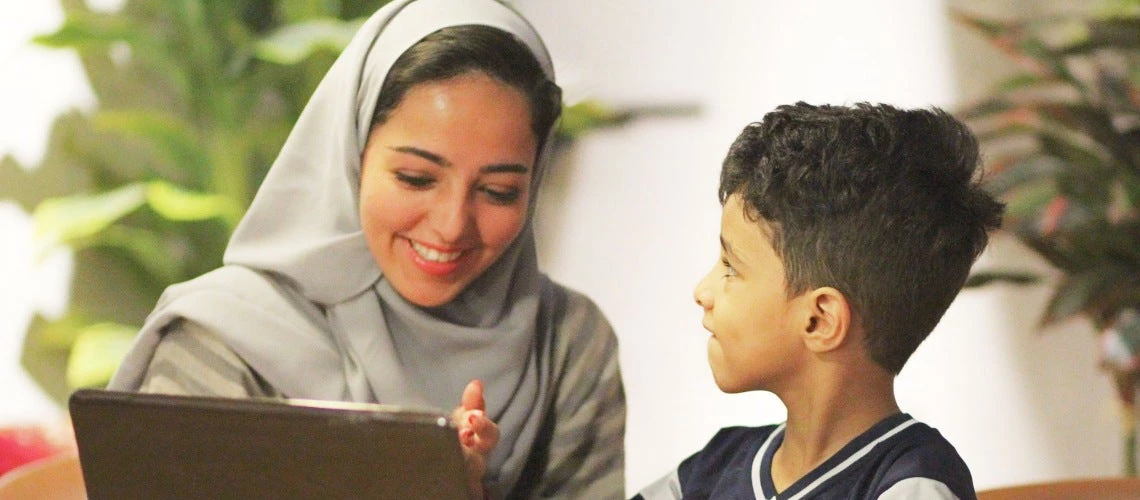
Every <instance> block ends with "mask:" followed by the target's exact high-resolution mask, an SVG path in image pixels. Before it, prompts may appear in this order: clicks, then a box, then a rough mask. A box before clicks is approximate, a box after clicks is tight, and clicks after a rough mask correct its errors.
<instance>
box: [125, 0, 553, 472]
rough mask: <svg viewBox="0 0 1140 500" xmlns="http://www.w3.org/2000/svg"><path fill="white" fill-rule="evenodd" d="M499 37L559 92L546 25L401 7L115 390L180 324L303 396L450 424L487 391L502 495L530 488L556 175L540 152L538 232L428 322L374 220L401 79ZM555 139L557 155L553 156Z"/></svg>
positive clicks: (350, 56)
mask: <svg viewBox="0 0 1140 500" xmlns="http://www.w3.org/2000/svg"><path fill="white" fill-rule="evenodd" d="M460 25H486V26H491V27H495V28H499V29H502V30H504V31H506V32H508V33H510V34H512V35H514V36H515V37H516V38H517V39H519V40H520V41H521V42H522V43H523V44H524V45H526V46H527V47H528V48H529V49H530V51H531V52H532V53H533V54H534V56H535V58H536V59H537V60H538V62H539V64H540V66H541V67H542V68H543V70H544V71H545V72H546V74H547V77H548V78H549V79H550V80H551V81H553V80H554V75H553V67H552V64H551V61H550V57H549V54H548V53H547V51H546V49H545V47H544V46H543V44H542V42H541V39H540V38H539V37H538V34H537V33H536V32H535V31H534V29H533V27H531V26H530V24H529V23H528V22H527V21H526V20H525V19H523V18H522V17H520V16H519V15H518V14H517V13H516V12H515V11H513V10H512V9H510V8H509V7H507V6H505V5H503V4H501V3H499V2H496V1H494V0H396V1H393V2H391V3H389V4H388V5H386V6H385V7H383V8H381V9H380V10H379V11H377V12H376V13H375V14H374V15H373V16H372V17H371V18H369V19H368V21H366V22H365V23H364V25H363V26H362V27H361V28H360V30H359V31H358V32H357V34H356V35H355V37H354V38H353V39H352V41H351V42H350V43H349V44H348V46H347V47H346V48H345V50H344V51H343V52H342V53H341V55H340V56H339V57H338V58H337V60H336V62H335V63H334V64H333V65H332V67H331V69H330V70H329V72H328V74H327V75H326V76H325V77H324V79H323V80H322V81H321V83H320V84H319V85H318V87H317V89H316V90H315V91H314V93H313V96H312V97H311V99H310V100H309V103H308V104H307V105H306V107H305V109H304V111H303V112H302V113H301V116H300V117H299V118H298V120H297V123H296V125H295V126H294V128H293V131H292V132H291V133H290V135H289V137H288V139H287V140H286V142H285V144H284V146H283V147H282V150H281V153H280V154H279V156H278V157H277V160H276V161H275V162H274V164H273V166H272V168H271V169H270V170H269V173H268V175H267V176H266V178H265V181H264V182H263V183H262V185H261V187H260V189H259V190H258V193H257V195H256V196H255V198H254V201H253V203H252V204H251V206H250V209H249V211H248V212H247V213H246V215H245V217H244V218H243V219H242V222H241V223H240V224H239V225H238V228H237V229H236V230H235V232H234V235H233V237H232V239H231V240H230V243H229V246H228V247H227V249H226V253H225V256H224V263H225V265H224V266H223V267H222V268H220V269H218V270H215V271H212V272H210V273H207V274H205V275H203V276H201V277H199V278H196V279H194V280H191V281H188V282H185V283H182V284H178V285H175V286H172V287H170V288H168V289H167V291H166V292H164V294H163V296H162V298H161V299H160V300H159V303H158V305H157V306H156V308H155V310H154V312H152V313H151V315H150V316H149V317H148V318H147V321H146V323H145V325H144V326H143V329H142V331H141V333H140V335H139V338H138V339H137V341H136V344H135V347H134V348H133V349H132V351H131V352H130V354H129V355H128V356H127V358H126V360H125V361H124V362H123V364H122V366H121V367H120V369H119V371H118V372H117V373H116V375H115V377H114V379H113V380H112V382H111V384H110V385H109V388H111V389H118V390H137V389H138V388H139V386H140V385H141V383H142V381H143V380H142V379H143V376H144V375H145V373H146V370H147V367H148V366H149V363H150V359H151V358H152V356H153V353H154V349H155V347H156V346H157V345H158V342H159V340H160V339H161V335H162V332H163V330H164V329H165V328H166V326H167V325H169V324H170V323H171V322H173V321H176V320H178V319H179V318H187V319H190V320H192V321H195V322H197V323H199V324H201V325H202V326H204V327H205V328H207V329H209V330H210V331H212V332H214V333H216V334H217V335H218V336H219V337H220V338H221V339H222V340H223V341H225V342H226V344H227V345H228V346H229V347H230V348H231V349H233V350H234V352H235V353H237V354H238V355H239V356H240V357H241V358H242V359H243V360H244V361H245V362H246V363H248V364H249V365H250V367H252V368H253V369H254V370H255V371H256V372H257V373H258V374H260V375H261V376H262V377H263V378H264V379H265V380H266V381H267V382H269V383H270V384H271V385H272V386H273V387H275V388H276V389H277V390H279V391H280V392H281V393H283V394H285V395H286V396H288V397H294V398H310V399H331V400H348V401H360V402H381V403H388V404H403V405H414V406H425V405H426V406H431V407H435V408H439V409H444V410H449V409H451V408H453V407H455V406H456V405H458V403H459V399H460V395H461V393H462V390H463V387H464V386H465V385H466V384H467V382H469V381H470V380H472V379H480V380H482V381H483V382H484V387H485V396H486V402H487V413H488V415H489V416H490V417H491V418H492V419H494V420H495V421H496V423H498V425H499V427H500V430H501V435H502V438H501V440H500V442H499V445H498V446H497V447H496V449H495V451H494V452H493V453H492V455H491V456H490V458H489V461H488V474H487V477H488V478H489V479H490V480H491V481H492V482H493V483H494V489H495V490H498V491H500V492H503V491H509V490H510V489H511V488H512V487H513V485H514V484H515V483H516V482H517V481H518V476H519V474H520V473H521V471H522V468H523V466H524V465H525V463H526V459H527V456H528V454H529V452H530V449H531V448H532V445H533V444H534V440H535V436H536V435H537V433H538V427H539V425H540V424H541V422H542V421H543V420H544V412H545V411H546V409H547V408H548V407H549V406H550V405H549V402H550V397H551V396H550V393H551V392H552V391H551V390H550V389H549V386H550V384H551V380H550V374H549V372H550V370H549V360H548V359H547V356H548V353H546V352H545V350H543V349H538V348H537V346H540V345H546V344H548V343H549V338H550V336H551V335H553V332H551V331H549V329H550V325H549V322H547V323H546V324H540V321H539V312H540V308H541V304H540V302H541V301H540V298H541V297H542V295H543V289H544V287H546V286H549V281H548V280H546V279H545V277H544V276H542V275H541V274H540V273H539V271H538V265H537V258H536V255H535V244H534V236H533V231H532V229H531V222H530V221H531V219H532V215H533V211H534V201H535V199H536V198H537V192H538V184H539V183H540V181H541V178H542V173H543V170H544V167H545V163H546V161H545V160H546V157H547V155H546V152H545V151H544V152H541V153H540V154H539V158H538V161H537V162H536V167H535V169H534V174H533V176H532V180H531V193H533V194H532V196H531V202H530V206H529V207H528V217H527V222H526V224H525V225H524V227H523V228H522V230H521V231H520V233H519V236H518V237H517V238H516V239H515V241H514V242H512V244H511V245H510V246H509V247H508V249H507V250H506V251H505V253H504V254H503V255H502V256H501V257H500V258H499V260H498V261H496V262H495V263H494V264H493V265H492V266H491V267H490V268H488V269H487V271H485V272H484V273H483V275H481V276H480V277H479V278H478V279H476V280H475V281H474V282H472V284H471V285H469V286H468V287H467V288H466V289H465V290H464V291H463V292H462V293H460V294H459V295H458V296H457V297H456V298H455V299H454V300H452V301H451V302H450V303H448V304H445V305H443V306H440V307H437V308H431V309H426V308H421V307H417V306H415V305H413V304H411V303H409V302H407V301H406V300H405V299H404V298H403V297H401V296H400V295H399V294H398V293H397V292H396V291H395V290H394V289H393V288H392V287H391V284H390V283H389V282H388V281H387V280H386V279H384V277H383V276H382V275H381V272H380V269H379V267H378V266H377V265H376V262H375V260H374V259H373V256H372V255H371V253H370V252H369V250H368V248H367V245H366V243H365V238H364V235H363V234H362V231H361V226H360V218H359V206H358V205H359V199H360V172H361V157H362V153H363V150H364V146H365V143H366V141H367V139H368V135H369V127H370V125H371V121H372V114H373V111H374V108H375V105H376V102H377V98H378V96H379V92H380V87H381V85H382V84H383V82H384V78H385V76H386V75H387V74H388V71H389V70H390V69H391V67H392V64H394V63H395V61H396V59H397V58H398V57H399V56H400V55H401V54H403V53H404V51H406V50H407V49H408V48H409V47H411V46H412V45H413V44H415V43H416V42H418V41H419V40H421V39H422V38H423V37H425V36H427V35H429V34H431V33H433V32H435V31H437V30H439V29H441V28H444V27H449V26H460ZM550 143H551V141H549V140H546V141H544V142H543V144H545V145H546V147H549V145H550Z"/></svg>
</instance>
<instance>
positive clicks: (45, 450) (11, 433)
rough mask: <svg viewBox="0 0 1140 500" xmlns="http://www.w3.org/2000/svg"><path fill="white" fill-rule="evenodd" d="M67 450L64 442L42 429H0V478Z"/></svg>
mask: <svg viewBox="0 0 1140 500" xmlns="http://www.w3.org/2000/svg"><path fill="white" fill-rule="evenodd" d="M69 449H70V447H69V446H68V445H67V444H66V443H65V442H62V441H61V440H60V439H58V438H57V437H55V436H53V435H51V434H50V433H49V431H47V430H46V429H44V428H42V427H31V426H29V427H7V428H0V476H3V475H4V474H5V473H7V472H8V471H10V470H12V469H15V468H16V467H19V466H21V465H24V464H27V463H30V462H34V461H36V460H40V459H42V458H47V457H50V456H52V455H55V454H57V453H60V452H63V451H66V450H69Z"/></svg>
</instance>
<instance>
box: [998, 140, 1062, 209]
mask: <svg viewBox="0 0 1140 500" xmlns="http://www.w3.org/2000/svg"><path fill="white" fill-rule="evenodd" d="M1064 170H1065V164H1064V163H1063V162H1062V161H1061V160H1059V159H1057V158H1054V157H1052V156H1048V155H1043V154H1029V155H1025V156H1023V157H1019V158H1016V159H1014V160H1013V162H1012V163H1011V164H1010V165H1008V166H1005V167H1004V168H1002V169H1001V170H999V171H996V172H994V173H993V174H990V175H989V177H987V178H986V179H985V181H984V185H985V187H986V190H987V191H989V192H991V193H993V194H996V195H999V196H1001V195H1005V194H1006V193H1009V192H1010V191H1012V190H1014V189H1017V188H1020V187H1022V186H1023V185H1025V184H1028V183H1040V182H1041V180H1042V179H1048V178H1050V177H1053V176H1055V175H1057V174H1059V173H1061V172H1063V171H1064ZM1048 184H1050V185H1053V184H1052V183H1048ZM1054 186H1055V185H1054ZM1055 193H1056V188H1055V187H1054V188H1053V189H1052V190H1051V191H1050V195H1049V197H1052V195H1053V194H1055ZM1042 196H1044V195H1042ZM1037 206H1039V205H1037V204H1034V205H1032V207H1037ZM1006 211H1007V212H1016V211H1017V210H1014V209H1010V208H1007V209H1006Z"/></svg>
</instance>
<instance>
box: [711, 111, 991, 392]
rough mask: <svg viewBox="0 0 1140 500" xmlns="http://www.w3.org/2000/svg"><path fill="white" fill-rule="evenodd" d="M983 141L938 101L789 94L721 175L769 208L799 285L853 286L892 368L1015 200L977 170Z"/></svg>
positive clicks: (942, 306) (791, 280)
mask: <svg viewBox="0 0 1140 500" xmlns="http://www.w3.org/2000/svg"><path fill="white" fill-rule="evenodd" d="M977 166H978V144H977V140H976V139H975V138H974V135H973V134H972V133H970V131H969V129H967V128H966V126H965V125H963V124H962V123H960V122H959V121H958V120H956V119H954V118H953V117H952V116H950V115H949V114H948V113H946V112H945V111H942V110H940V109H938V108H932V109H930V110H903V109H898V108H895V107H892V106H888V105H882V104H880V105H872V104H868V103H859V104H856V105H855V106H853V107H845V106H826V105H825V106H812V105H809V104H805V103H802V102H800V103H796V104H795V105H785V106H780V107H778V108H776V110H775V111H773V112H771V113H768V114H767V115H765V116H764V119H763V120H762V121H761V122H759V123H753V124H750V125H748V126H747V127H745V128H744V131H743V132H741V134H740V136H739V137H737V139H736V141H735V142H734V143H733V144H732V148H731V149H730V150H729V152H728V156H727V158H725V161H724V167H723V169H722V171H721V178H720V201H721V203H722V204H723V203H724V202H725V200H727V199H728V197H729V196H731V195H734V194H739V195H741V197H742V201H743V203H744V207H745V209H744V210H745V215H746V216H748V217H749V218H750V219H752V220H757V218H758V217H759V218H762V219H763V223H764V224H763V225H764V226H765V227H764V229H765V231H766V233H767V234H769V235H770V236H771V240H772V245H773V247H774V248H775V250H776V252H777V253H778V254H779V255H780V257H781V259H782V260H783V262H784V266H785V281H786V283H787V287H788V295H789V297H794V296H797V295H799V294H801V293H803V292H805V291H808V290H810V289H813V288H818V287H821V286H830V287H834V288H836V289H838V290H839V291H840V292H842V293H843V294H844V296H846V297H847V299H848V301H849V302H850V304H851V307H852V309H853V312H854V316H855V319H854V321H857V322H858V324H860V325H861V326H862V327H863V329H864V331H865V332H866V339H865V343H866V347H867V349H868V352H869V353H870V356H871V358H872V359H873V360H874V361H875V362H876V363H878V364H879V365H880V366H882V367H883V368H885V369H887V370H889V371H890V372H891V373H894V374H897V373H898V372H899V371H900V370H902V367H903V365H904V364H905V363H906V360H907V359H908V358H909V357H910V355H911V354H913V353H914V351H915V349H917V348H918V345H919V344H920V343H922V341H923V340H924V339H925V338H926V337H927V335H929V334H930V332H931V330H933V329H934V326H935V325H936V324H938V321H939V319H941V318H942V314H943V313H944V312H945V311H946V308H947V307H949V306H950V303H951V301H953V300H954V296H955V295H957V293H958V291H959V290H960V289H961V287H962V285H963V284H964V283H965V281H966V277H967V275H968V274H969V271H970V266H971V265H972V264H973V262H974V260H975V259H976V258H977V257H978V255H979V254H980V253H981V252H982V250H983V249H984V248H985V246H986V242H987V240H988V236H987V231H989V230H992V229H996V228H997V227H998V226H999V225H1000V224H1001V215H1002V211H1003V209H1004V207H1003V205H1002V204H1001V203H999V202H998V201H996V200H994V199H993V197H991V196H990V195H989V194H987V193H986V192H984V191H983V190H982V189H981V188H980V187H979V186H978V184H977V182H976V180H975V171H976V170H977Z"/></svg>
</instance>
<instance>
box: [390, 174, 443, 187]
mask: <svg viewBox="0 0 1140 500" xmlns="http://www.w3.org/2000/svg"><path fill="white" fill-rule="evenodd" d="M396 180H397V181H400V183H401V184H404V185H406V186H408V187H411V188H415V189H422V188H426V187H428V186H431V185H432V183H434V182H435V179H433V178H432V177H431V176H430V175H423V174H409V173H405V172H396Z"/></svg>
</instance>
